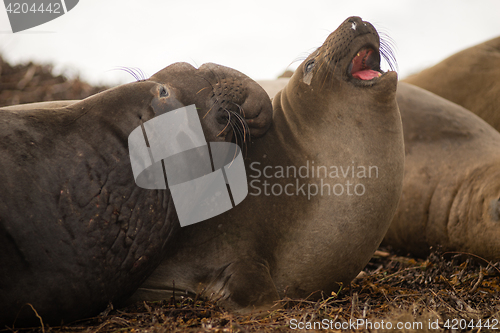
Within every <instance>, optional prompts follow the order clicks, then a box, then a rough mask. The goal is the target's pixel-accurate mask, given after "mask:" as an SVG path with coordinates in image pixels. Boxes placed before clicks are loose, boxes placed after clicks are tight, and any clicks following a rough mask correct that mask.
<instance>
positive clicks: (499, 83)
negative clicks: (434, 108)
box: [404, 37, 500, 130]
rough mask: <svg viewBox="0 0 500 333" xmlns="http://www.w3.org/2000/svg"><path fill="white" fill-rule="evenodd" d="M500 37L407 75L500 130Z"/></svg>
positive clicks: (418, 83)
mask: <svg viewBox="0 0 500 333" xmlns="http://www.w3.org/2000/svg"><path fill="white" fill-rule="evenodd" d="M499 77H500V37H497V38H494V39H491V40H489V41H487V42H484V43H481V44H479V45H476V46H474V47H471V48H468V49H466V50H463V51H461V52H458V53H456V54H454V55H452V56H451V57H449V58H447V59H445V60H443V61H442V62H440V63H438V64H437V65H435V66H432V67H430V68H428V69H425V70H423V71H422V72H420V73H418V74H415V75H412V76H410V77H408V78H407V79H405V80H404V81H405V82H408V83H411V84H413V85H416V86H418V87H421V88H424V89H426V90H428V91H431V92H433V93H435V94H436V95H439V96H441V97H444V98H446V99H447V100H450V101H452V102H454V103H456V104H458V105H461V106H463V107H465V108H466V109H468V110H470V111H472V112H474V113H475V114H477V115H478V116H479V117H481V118H482V119H484V120H485V121H486V122H487V123H488V124H490V125H491V126H493V127H494V128H495V129H497V130H500V112H499V111H500V80H499Z"/></svg>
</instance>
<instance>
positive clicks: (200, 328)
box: [0, 57, 500, 333]
mask: <svg viewBox="0 0 500 333" xmlns="http://www.w3.org/2000/svg"><path fill="white" fill-rule="evenodd" d="M105 88H106V87H91V86H90V85H88V84H87V83H85V82H81V81H80V80H79V79H75V80H70V81H69V80H67V79H66V78H64V77H62V76H58V77H54V76H52V74H51V67H50V66H40V65H36V64H32V63H29V64H26V65H16V66H11V65H9V64H7V63H5V62H4V61H3V60H2V59H1V57H0V106H3V105H12V104H18V103H29V102H37V101H46V100H63V99H81V98H85V97H87V96H89V95H92V94H94V93H96V92H98V91H101V90H103V89H105ZM42 320H43V318H42ZM323 320H326V321H327V322H328V324H330V323H332V324H331V325H332V326H331V329H317V330H308V332H314V331H321V332H328V331H330V332H337V331H341V330H339V329H336V328H335V327H336V325H337V328H342V327H339V326H338V325H342V324H343V323H344V327H345V325H347V329H346V330H342V332H417V331H418V332H425V331H429V332H500V322H498V321H500V262H497V263H488V262H486V261H484V260H481V259H478V258H475V257H473V256H467V255H464V254H443V253H439V252H434V253H432V254H431V255H430V256H429V257H428V258H426V259H416V258H411V257H405V256H398V255H396V254H395V253H394V252H391V251H389V250H386V249H382V250H380V251H378V252H377V253H376V254H375V255H374V256H373V258H372V260H371V261H370V263H369V264H368V265H367V267H366V268H365V270H364V271H363V272H361V274H360V275H359V276H358V278H356V279H355V280H354V281H353V282H352V283H351V285H350V286H346V287H345V288H344V289H343V290H342V291H341V292H340V293H339V294H338V295H323V296H322V297H321V299H320V300H319V301H309V300H291V299H284V300H282V301H280V302H279V303H278V304H277V307H276V310H274V311H270V312H269V313H267V314H265V315H261V316H251V315H248V316H238V315H235V314H232V313H229V312H227V311H225V310H224V309H221V308H219V307H218V306H216V305H215V304H213V303H211V302H209V301H205V300H201V299H190V298H183V299H178V300H176V301H175V302H174V300H172V299H171V300H165V301H163V302H156V303H147V302H144V303H139V304H136V305H133V306H129V307H127V308H124V309H111V307H110V308H109V309H108V310H106V311H104V312H103V313H102V314H101V315H100V316H98V317H96V318H90V319H86V320H81V321H78V322H75V323H71V324H68V325H63V326H60V327H48V326H44V327H43V328H41V327H39V328H33V329H16V328H7V329H4V330H0V331H1V332H102V333H105V332H289V331H291V328H293V327H295V325H297V326H299V325H300V327H302V325H307V323H309V324H310V325H314V323H317V324H316V328H319V327H318V323H322V321H323ZM349 320H351V322H353V321H354V322H356V321H357V320H366V321H368V322H369V323H371V325H372V326H371V328H370V327H363V326H359V327H353V326H352V325H351V326H350V327H349V325H348V324H349ZM453 320H455V321H456V322H457V324H458V325H457V328H458V329H456V330H453V329H452V327H449V328H445V327H444V325H445V324H446V323H447V322H448V323H449V324H450V325H453V324H454V322H453ZM460 320H462V322H460ZM479 320H481V324H483V327H481V328H479V327H475V328H471V327H466V328H465V329H460V324H462V327H463V324H464V323H466V324H467V325H469V324H470V323H472V322H473V323H474V325H477V324H478V323H479ZM486 320H489V323H490V328H487V327H484V323H485V321H486ZM495 320H496V322H498V324H497V325H496V329H494V328H493V327H491V324H494V323H495V322H494V321H495ZM330 321H331V322H330ZM294 323H295V324H294ZM398 323H400V325H401V324H402V325H403V329H397V325H398ZM416 323H417V324H416ZM418 323H421V326H417V327H415V325H418ZM430 323H432V324H438V325H439V328H438V329H429V325H430ZM389 325H391V327H392V328H391V329H387V327H388V326H389ZM404 325H406V326H413V328H416V329H412V328H411V327H407V328H404ZM313 328H314V327H313ZM322 328H323V327H322ZM384 328H385V329H384ZM431 328H433V327H431ZM297 331H301V330H300V329H297Z"/></svg>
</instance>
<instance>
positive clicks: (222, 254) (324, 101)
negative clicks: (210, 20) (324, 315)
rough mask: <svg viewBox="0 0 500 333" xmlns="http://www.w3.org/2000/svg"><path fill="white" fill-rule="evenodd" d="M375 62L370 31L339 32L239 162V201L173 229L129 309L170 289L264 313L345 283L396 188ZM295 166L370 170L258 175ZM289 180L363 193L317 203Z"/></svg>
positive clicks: (388, 86)
mask: <svg viewBox="0 0 500 333" xmlns="http://www.w3.org/2000/svg"><path fill="white" fill-rule="evenodd" d="M379 64H380V54H379V37H378V34H377V32H376V30H375V29H374V28H373V26H372V25H371V24H370V23H368V22H363V21H362V20H361V19H360V18H358V17H351V18H349V19H347V20H346V21H345V22H344V23H342V25H341V26H340V27H339V28H338V29H337V30H336V31H334V32H333V33H332V34H331V35H330V36H329V37H328V38H327V40H326V41H325V43H324V44H323V46H321V47H320V48H319V49H317V50H316V51H315V52H314V53H312V54H311V55H310V56H309V57H308V58H307V59H306V60H305V61H304V62H303V63H302V64H301V65H300V66H299V68H298V69H297V71H296V72H295V74H294V75H293V77H292V78H291V79H290V82H289V83H288V85H287V86H286V87H285V89H283V90H282V91H281V92H279V93H278V94H277V95H276V97H274V100H273V112H274V114H273V124H272V126H271V128H270V130H269V131H268V133H267V134H266V136H265V137H264V138H263V139H261V140H259V141H256V142H254V144H253V145H252V149H251V150H250V151H249V153H248V156H247V158H246V161H245V164H246V167H247V176H248V177H249V178H248V180H249V181H250V185H249V195H248V197H247V198H246V199H245V200H244V201H243V202H242V203H240V204H239V205H238V206H236V207H235V208H233V209H232V210H230V211H228V212H226V213H224V214H221V215H219V216H218V217H215V218H212V219H210V220H207V221H204V222H201V223H198V224H195V225H191V226H187V227H184V228H182V229H181V230H180V231H179V233H177V235H176V237H175V239H172V242H171V243H170V244H169V246H168V248H167V249H166V254H165V259H164V260H163V261H162V263H161V264H160V266H158V268H157V269H156V270H155V272H154V273H153V274H152V275H151V276H150V277H149V278H148V279H147V281H146V282H145V283H144V284H143V285H142V286H141V288H139V289H138V291H137V292H136V293H135V295H134V296H133V298H132V300H159V299H165V298H169V297H171V296H172V289H173V288H174V287H175V290H176V292H175V294H176V295H179V294H180V293H181V292H187V293H193V294H195V293H196V294H200V295H201V296H202V297H208V298H211V299H213V300H216V301H218V303H219V304H220V305H222V306H224V307H226V308H228V309H232V310H235V311H237V312H240V313H245V312H250V311H263V310H266V309H269V308H270V307H271V306H272V305H273V303H274V301H276V300H278V299H279V298H281V297H283V296H285V295H286V296H288V297H292V298H306V297H309V296H311V295H312V296H311V297H313V298H318V297H321V292H324V294H325V295H329V294H330V292H332V291H338V288H339V284H341V283H348V282H349V281H350V280H351V279H352V278H354V277H355V276H356V274H357V273H358V272H359V271H360V270H361V269H362V268H363V267H364V266H365V265H366V263H367V262H368V261H369V260H370V258H371V256H372V255H373V253H374V251H375V250H376V248H377V247H378V246H379V244H380V242H381V241H382V238H383V237H384V235H385V233H386V231H387V228H388V227H389V224H390V221H391V219H392V217H393V214H394V212H395V211H396V206H397V204H398V201H399V198H400V195H401V189H402V180H403V169H404V149H403V134H402V125H401V119H400V115H399V110H398V107H397V104H396V99H395V94H396V86H397V74H396V73H395V72H387V73H381V72H380V67H379ZM357 77H362V78H371V79H364V80H363V79H359V78H357ZM353 161H354V162H353ZM252 163H253V164H252ZM307 163H309V172H312V163H314V165H315V166H326V167H327V168H330V167H331V166H339V167H340V166H342V167H345V168H347V167H348V166H352V165H353V164H356V165H362V166H368V165H370V166H377V167H378V171H379V172H378V177H375V176H373V177H372V178H368V177H367V178H356V177H354V178H351V174H349V175H348V177H347V178H340V179H339V178H334V177H333V176H332V177H323V176H321V177H320V178H321V180H320V179H319V178H317V177H314V178H313V177H311V176H309V177H308V178H300V177H298V176H297V177H295V178H293V177H289V178H286V177H272V178H266V176H264V173H263V172H264V168H268V169H266V170H268V171H265V172H267V174H269V173H271V174H272V175H274V174H275V172H277V170H278V168H279V167H283V168H285V169H286V168H287V167H288V166H292V167H297V168H298V167H301V166H307ZM304 168H306V167H304ZM255 170H259V172H257V171H255ZM269 170H270V171H269ZM328 170H329V171H328V172H330V170H331V169H328ZM349 172H350V171H349ZM356 172H357V171H356ZM259 173H261V175H260V177H259V175H258V174H259ZM311 175H312V174H311ZM256 180H257V181H261V183H260V184H261V185H263V181H268V182H269V183H270V184H271V185H273V186H275V189H277V188H278V187H281V188H282V189H284V191H285V190H286V191H288V193H290V192H292V191H293V194H292V195H286V194H285V193H284V192H283V193H282V194H281V195H265V194H264V188H263V187H262V186H261V185H258V183H256V182H253V183H252V181H256ZM296 181H299V182H300V183H302V184H304V187H305V189H306V190H307V188H308V186H309V185H318V184H321V181H323V183H324V184H323V185H325V186H330V187H333V186H334V185H336V184H338V183H342V184H345V183H346V181H349V182H351V185H352V188H351V192H352V191H353V189H354V186H356V185H359V184H362V185H363V186H364V188H365V192H364V194H363V195H353V194H352V193H351V195H348V194H347V189H346V192H345V193H344V195H339V196H337V195H334V194H333V192H330V193H331V195H327V192H326V191H327V190H326V189H325V191H324V195H322V196H321V195H316V196H311V197H310V198H308V195H303V193H302V192H300V190H299V189H298V188H297V187H294V188H293V190H291V188H290V187H286V186H287V185H290V184H291V185H292V186H294V184H295V183H296ZM318 186H319V185H318ZM256 187H257V188H259V189H260V190H261V194H260V195H256V194H258V193H257V190H256V189H255V188H256ZM337 190H338V193H340V192H339V191H340V190H339V189H337ZM268 191H270V190H269V188H268ZM276 191H277V190H276ZM276 191H275V192H276ZM276 193H277V192H276ZM174 284H175V285H174Z"/></svg>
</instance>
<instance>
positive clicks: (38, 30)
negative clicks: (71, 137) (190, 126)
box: [0, 0, 500, 84]
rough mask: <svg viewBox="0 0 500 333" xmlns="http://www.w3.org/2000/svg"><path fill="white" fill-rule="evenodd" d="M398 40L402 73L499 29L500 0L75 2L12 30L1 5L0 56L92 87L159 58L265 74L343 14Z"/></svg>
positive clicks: (153, 66) (275, 71) (289, 60)
mask: <svg viewBox="0 0 500 333" xmlns="http://www.w3.org/2000/svg"><path fill="white" fill-rule="evenodd" d="M353 15H356V16H361V17H362V18H363V19H364V20H367V21H369V22H371V23H373V24H374V25H375V27H376V28H377V29H378V30H379V31H382V32H384V33H386V34H388V35H389V36H391V37H392V39H393V40H394V42H395V45H396V57H397V60H398V64H399V70H400V72H399V74H400V77H404V76H407V75H408V74H411V73H412V72H415V71H418V70H420V69H423V68H425V67H428V66H430V65H432V64H434V63H437V62H439V61H440V60H442V59H444V58H445V57H447V56H449V55H451V54H453V53H455V52H457V51H459V50H461V49H464V48H466V47H469V46H472V45H475V44H477V43H479V42H483V41H486V40H488V39H490V38H493V37H496V36H499V35H500V1H498V0H478V1H468V0H461V1H460V0H450V1H439V0H433V1H426V0H415V1H402V0H393V1H389V0H387V1H373V0H371V1H362V0H358V1H347V0H344V1H331V0H329V1H328V0H324V1H315V0H308V1H300V2H299V1H272V0H256V1H255V0H253V1H245V2H243V1H235V0H232V1H216V0H213V1H210V0H203V1H179V0H178V1H169V0H140V1H139V0H80V2H79V3H78V5H77V6H76V7H75V8H74V9H73V10H71V11H69V12H68V13H67V14H65V15H63V16H61V17H59V18H57V19H55V20H53V21H51V22H48V23H46V24H43V25H40V26H38V27H34V28H31V29H29V30H26V31H24V32H19V33H16V34H13V33H12V31H11V28H10V25H9V21H8V18H7V14H6V11H5V7H3V5H1V4H0V53H1V54H2V55H3V57H4V58H5V59H6V60H8V61H9V62H11V63H14V64H15V63H19V62H26V61H29V60H36V61H38V62H50V63H53V64H54V65H55V66H56V70H57V71H58V72H60V71H66V73H69V74H71V75H75V74H76V73H79V74H80V77H81V78H83V79H84V80H87V81H90V82H91V83H93V84H97V83H107V84H118V83H125V82H131V81H133V80H134V79H133V78H132V77H131V76H130V75H127V74H124V73H121V72H119V71H113V70H112V69H113V68H116V67H118V66H127V67H137V68H140V69H142V71H143V72H144V73H145V74H146V76H151V75H152V74H154V73H155V72H157V71H159V70H160V69H162V68H164V67H166V66H167V65H169V64H171V63H174V62H178V61H186V62H189V63H191V64H193V65H195V66H199V65H201V64H203V63H205V62H215V63H219V64H222V65H226V66H229V67H233V68H235V69H238V70H239V71H241V72H243V73H245V74H247V75H249V76H250V77H252V78H253V79H273V78H275V77H277V76H278V75H279V74H281V73H282V72H283V71H284V70H285V69H286V68H287V66H288V65H290V64H291V68H292V69H293V68H295V67H296V66H297V65H298V64H299V63H300V61H299V62H295V63H293V62H294V61H296V60H297V59H303V58H304V57H305V56H307V55H308V54H309V53H310V52H312V51H313V50H314V49H315V48H316V47H318V46H320V45H321V44H322V43H323V41H324V40H325V38H326V37H327V36H328V34H329V33H330V32H332V31H333V30H335V29H336V28H337V27H338V25H339V24H340V23H342V22H343V21H344V20H345V19H346V18H347V17H349V16H353Z"/></svg>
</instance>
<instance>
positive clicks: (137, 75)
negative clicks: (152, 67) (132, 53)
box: [109, 66, 146, 81]
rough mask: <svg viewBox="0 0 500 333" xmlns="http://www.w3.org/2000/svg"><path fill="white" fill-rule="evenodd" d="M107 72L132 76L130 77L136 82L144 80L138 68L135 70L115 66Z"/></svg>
mask: <svg viewBox="0 0 500 333" xmlns="http://www.w3.org/2000/svg"><path fill="white" fill-rule="evenodd" d="M109 71H124V72H126V73H128V74H130V75H132V77H133V78H134V79H135V80H136V81H143V80H146V77H145V75H144V72H143V71H142V70H141V69H140V68H136V67H125V66H116V67H115V68H112V69H110V70H109Z"/></svg>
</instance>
